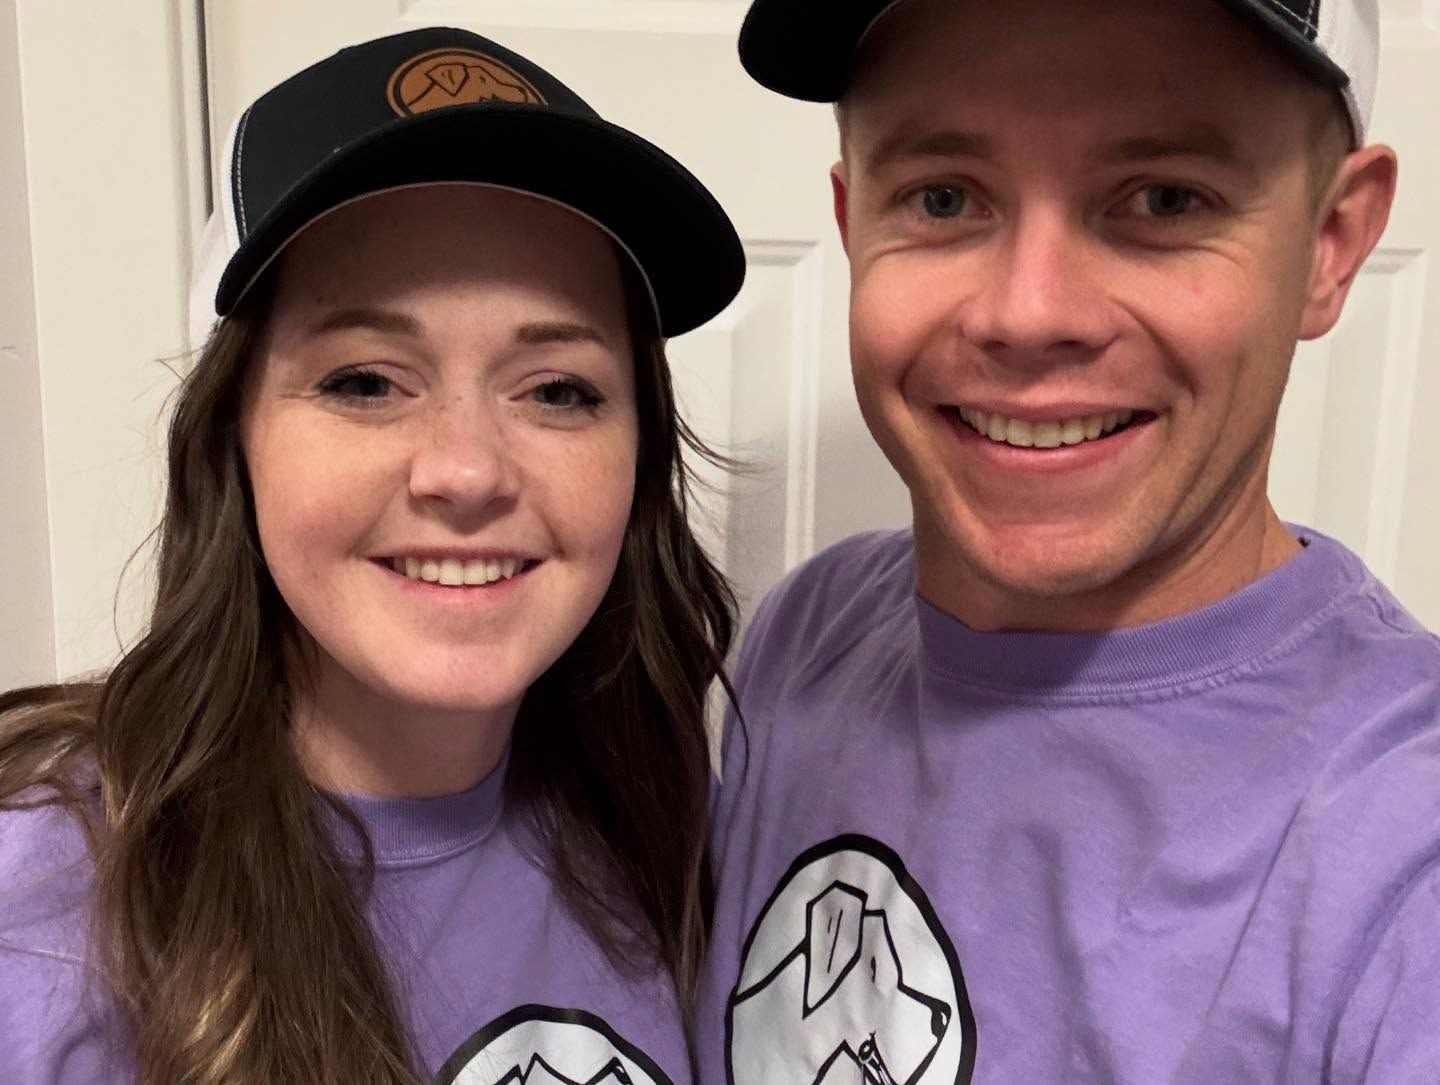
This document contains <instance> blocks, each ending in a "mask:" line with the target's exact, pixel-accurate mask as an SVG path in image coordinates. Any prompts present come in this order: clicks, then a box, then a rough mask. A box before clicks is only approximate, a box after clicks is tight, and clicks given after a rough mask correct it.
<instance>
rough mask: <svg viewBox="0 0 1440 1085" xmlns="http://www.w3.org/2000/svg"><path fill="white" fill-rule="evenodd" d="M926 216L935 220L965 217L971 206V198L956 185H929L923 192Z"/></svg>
mask: <svg viewBox="0 0 1440 1085" xmlns="http://www.w3.org/2000/svg"><path fill="white" fill-rule="evenodd" d="M921 201H922V202H923V203H924V205H925V214H926V215H928V216H929V217H930V218H934V219H953V218H958V217H959V216H960V215H963V214H964V213H965V211H966V209H967V208H968V207H969V205H970V196H969V194H968V193H967V192H966V191H965V190H964V189H963V188H956V187H955V186H954V185H927V186H926V187H925V188H924V189H922V190H921Z"/></svg>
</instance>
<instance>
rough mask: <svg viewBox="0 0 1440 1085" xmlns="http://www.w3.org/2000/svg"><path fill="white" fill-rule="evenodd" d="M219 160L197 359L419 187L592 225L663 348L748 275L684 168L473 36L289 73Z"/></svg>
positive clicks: (197, 297) (353, 54) (205, 250)
mask: <svg viewBox="0 0 1440 1085" xmlns="http://www.w3.org/2000/svg"><path fill="white" fill-rule="evenodd" d="M222 163H223V168H222V171H221V184H220V186H219V191H218V192H217V193H216V201H215V203H216V209H215V213H214V214H213V215H212V217H211V220H210V223H209V226H208V227H207V229H206V231H205V237H204V238H203V239H202V241H201V245H200V251H199V253H198V256H197V261H196V270H195V274H194V276H193V277H192V289H191V299H190V309H191V317H190V325H191V336H192V342H193V343H194V344H195V345H197V346H198V345H199V344H200V343H201V342H203V341H204V339H205V337H206V335H208V333H209V329H210V326H211V324H212V323H213V322H214V320H215V318H216V317H217V316H225V315H228V314H229V313H230V312H232V311H233V310H234V308H235V306H236V304H237V303H238V302H239V300H240V299H241V297H242V296H243V295H244V294H245V292H246V291H247V290H248V289H249V288H250V287H251V285H252V284H254V282H255V280H256V278H257V277H258V276H259V275H260V274H261V272H263V271H264V270H265V268H266V267H267V266H268V265H269V264H270V262H271V261H272V260H274V259H275V257H276V256H277V255H278V254H279V253H280V251H281V250H282V249H283V248H284V247H285V246H286V245H287V244H288V243H289V242H290V241H291V240H292V239H293V238H294V237H295V236H296V235H297V234H298V233H300V231H302V230H303V229H304V228H305V227H306V226H307V225H309V224H310V223H312V222H314V221H315V220H316V219H317V218H320V217H321V216H323V215H325V214H327V213H329V212H331V211H334V210H335V209H336V208H339V207H341V206H343V205H344V204H347V203H350V202H351V201H354V200H356V199H359V198H361V197H363V196H368V195H373V194H375V193H378V192H383V191H387V190H390V189H395V188H405V187H410V186H414V185H424V184H436V183H445V182H471V183H479V184H487V185H494V186H497V187H501V188H508V189H514V190H516V191H520V192H526V193H530V194H532V195H535V196H539V197H542V198H544V199H547V200H551V201H553V202H555V203H558V204H561V205H563V206H565V207H567V208H570V209H571V210H573V211H575V212H577V213H578V214H580V215H582V216H584V217H585V218H587V219H589V220H591V221H592V222H594V223H595V224H596V225H598V226H599V227H600V228H601V229H603V230H604V231H605V232H606V233H608V234H609V235H610V236H611V237H613V238H614V239H615V241H616V242H617V243H618V244H619V245H620V247H621V249H622V250H623V251H624V252H626V253H627V254H628V255H629V256H630V258H631V259H632V260H633V261H634V263H635V266H636V267H637V268H638V269H639V271H640V274H641V276H642V277H643V279H644V281H645V283H646V285H647V286H648V288H649V290H650V295H651V298H652V300H653V302H654V305H655V312H656V315H657V318H658V320H659V326H660V329H661V332H662V334H664V335H666V336H672V335H679V334H681V333H682V332H686V331H690V330H691V329H693V328H695V327H698V326H699V325H700V324H703V323H704V322H705V321H707V320H709V319H710V318H711V317H713V316H715V315H716V314H717V313H719V312H720V311H721V310H722V309H724V308H725V306H726V305H728V304H729V303H730V301H731V300H732V299H733V298H734V297H735V295H736V294H737V293H738V292H739V290H740V286H741V284H742V283H743V281H744V278H745V256H744V252H743V250H742V248H741V245H740V239H739V238H738V237H737V236H736V233H735V228H734V226H733V225H731V222H730V219H729V218H728V217H727V216H726V214H725V212H724V210H722V209H721V207H720V205H719V204H718V203H717V202H716V201H715V198H714V197H713V196H711V194H710V192H709V191H708V190H707V189H706V188H705V186H704V185H702V184H701V183H700V182H699V181H698V180H697V179H696V178H695V177H694V176H692V175H691V174H690V173H689V171H687V170H686V169H685V167H683V166H682V165H680V163H678V162H676V161H675V160H674V159H673V158H671V157H670V156H669V155H667V154H666V153H665V152H663V151H661V150H660V149H659V148H658V147H656V146H654V145H653V144H651V143H649V142H647V141H646V140H644V139H641V138H640V137H639V136H637V135H635V134H634V133H632V132H628V131H626V130H625V129H623V128H620V127H618V126H616V125H614V124H610V123H608V122H607V121H604V120H602V119H601V118H600V116H599V114H597V113H596V112H595V111H594V110H593V109H591V108H590V106H588V105H586V104H585V102H584V101H582V100H581V99H580V97H579V96H578V95H576V94H575V93H574V92H573V91H572V90H570V89H569V88H568V87H567V86H565V85H564V84H563V83H561V82H560V81H559V80H558V79H556V78H555V77H554V76H553V75H551V74H550V73H549V72H547V71H545V70H544V69H543V68H541V67H540V66H539V65H537V64H533V63H531V62H530V61H529V60H527V59H525V58H524V57H522V56H520V55H519V54H518V53H514V52H512V51H511V50H509V49H506V48H505V47H504V46H502V45H499V44H497V43H495V42H493V41H489V40H488V39H486V38H482V37H480V36H479V35H478V34H472V33H470V32H468V31H465V30H454V29H449V28H445V27H434V28H427V29H422V30H412V31H408V32H406V33H403V34H396V35H393V36H391V37H386V38H380V39H377V40H375V41H368V42H364V43H362V44H360V45H355V46H352V47H351V48H348V49H342V50H341V51H340V52H338V53H336V54H335V55H333V56H331V57H329V58H327V59H325V60H322V61H320V62H319V63H318V64H314V65H312V66H311V67H309V68H306V69H305V70H304V71H302V72H300V73H299V74H297V75H294V76H291V77H290V78H289V79H287V80H285V81H284V82H283V83H281V84H280V85H279V86H277V87H275V88H274V89H272V90H270V91H268V92H266V93H265V94H263V95H262V96H261V97H260V98H259V99H257V100H256V101H255V102H254V103H253V104H252V105H251V106H250V107H249V108H248V109H246V110H245V111H244V112H243V113H242V114H241V115H240V118H239V120H238V121H236V123H235V126H234V128H233V129H232V131H231V134H230V138H229V140H228V142H227V144H226V147H225V151H224V156H223V158H222ZM477 243H482V244H483V238H481V239H477Z"/></svg>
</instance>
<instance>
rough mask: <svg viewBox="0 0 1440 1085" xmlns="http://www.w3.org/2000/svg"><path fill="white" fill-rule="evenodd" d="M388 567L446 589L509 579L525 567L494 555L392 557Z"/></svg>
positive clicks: (411, 577)
mask: <svg viewBox="0 0 1440 1085" xmlns="http://www.w3.org/2000/svg"><path fill="white" fill-rule="evenodd" d="M390 567H391V568H392V569H394V570H395V571H396V572H397V573H400V574H402V575H404V576H408V577H409V578H410V579H411V580H423V581H425V582H426V583H427V584H441V585H444V586H445V587H448V588H459V587H472V588H473V587H482V586H484V585H486V584H494V583H495V582H496V581H499V580H509V579H510V578H511V577H513V576H514V575H515V574H516V573H517V572H519V571H521V570H522V569H523V568H524V563H523V562H522V561H520V560H518V559H516V558H497V559H491V560H490V561H458V560H456V559H454V558H446V559H445V560H444V561H431V560H429V559H426V558H395V559H393V560H392V561H391V562H390Z"/></svg>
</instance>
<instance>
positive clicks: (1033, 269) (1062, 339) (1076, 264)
mask: <svg viewBox="0 0 1440 1085" xmlns="http://www.w3.org/2000/svg"><path fill="white" fill-rule="evenodd" d="M1103 258H1104V257H1103V253H1101V252H1100V251H1099V245H1098V243H1097V241H1096V239H1095V238H1094V237H1092V236H1091V235H1090V234H1089V232H1088V231H1087V230H1086V229H1085V227H1084V225H1083V224H1082V223H1078V222H1074V221H1072V220H1071V219H1070V218H1069V217H1068V216H1067V215H1066V214H1065V212H1064V211H1063V210H1062V209H1060V208H1049V207H1039V208H1035V209H1028V210H1025V211H1023V212H1021V213H1020V214H1019V215H1017V216H1016V218H1015V220H1014V222H1013V223H1012V224H1011V225H1010V227H1009V228H1008V229H1007V230H1006V231H1005V233H1004V234H1002V235H1001V236H1000V237H999V238H997V239H996V241H995V247H994V249H993V257H992V260H991V261H990V264H989V266H988V267H987V269H986V273H985V274H984V276H983V279H982V282H981V284H980V286H979V289H978V291H977V292H976V293H975V294H974V295H972V296H971V297H970V298H969V299H968V301H967V305H966V310H965V312H963V313H962V314H961V325H962V330H963V332H964V335H965V337H966V338H967V339H968V340H969V341H970V342H971V343H973V344H974V345H975V346H977V347H979V348H980V349H981V350H983V351H984V352H985V353H986V354H987V355H988V356H990V357H991V358H993V359H995V360H996V361H997V362H1000V363H1002V364H1009V365H1021V366H1023V365H1035V366H1046V365H1054V364H1057V363H1072V364H1073V363H1080V362H1085V361H1089V360H1090V359H1091V358H1093V357H1094V356H1095V355H1097V354H1098V353H1099V352H1100V351H1102V350H1103V349H1104V348H1105V347H1106V346H1107V345H1108V344H1109V343H1110V342H1111V341H1112V340H1113V339H1114V337H1115V320H1116V314H1115V310H1114V309H1113V307H1112V306H1110V305H1108V304H1107V303H1106V299H1105V295H1104V292H1103V290H1102V289H1101V288H1100V282H1099V271H1100V268H1099V263H1100V261H1102V260H1103Z"/></svg>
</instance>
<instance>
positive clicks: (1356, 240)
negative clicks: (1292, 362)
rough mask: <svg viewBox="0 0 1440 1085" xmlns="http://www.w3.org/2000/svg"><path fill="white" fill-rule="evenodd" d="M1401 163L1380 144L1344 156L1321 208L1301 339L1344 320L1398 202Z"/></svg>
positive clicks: (1301, 324)
mask: <svg viewBox="0 0 1440 1085" xmlns="http://www.w3.org/2000/svg"><path fill="white" fill-rule="evenodd" d="M1399 169H1400V165H1399V162H1398V160H1397V159H1396V157H1395V152H1394V151H1392V150H1391V149H1390V148H1389V147H1385V146H1380V145H1376V146H1373V147H1365V148H1363V149H1362V150H1359V151H1356V152H1355V153H1354V154H1352V155H1350V156H1349V157H1348V158H1347V159H1345V161H1344V163H1342V164H1341V166H1340V172H1339V173H1338V174H1337V175H1336V177H1335V182H1334V184H1333V185H1332V186H1331V189H1330V195H1329V196H1328V197H1327V199H1326V201H1325V203H1324V204H1323V205H1322V207H1321V212H1320V215H1321V217H1320V221H1319V235H1318V236H1317V238H1316V243H1315V256H1314V263H1313V264H1312V266H1311V269H1310V288H1309V294H1308V296H1307V298H1306V302H1305V310H1304V312H1303V313H1302V314H1301V319H1300V338H1301V339H1318V338H1320V337H1321V336H1322V335H1324V334H1325V333H1326V332H1328V331H1329V330H1330V329H1331V328H1333V327H1335V324H1336V322H1337V321H1338V320H1339V319H1340V312H1341V310H1342V309H1344V307H1345V299H1346V298H1347V297H1348V296H1349V294H1350V287H1351V286H1352V285H1354V283H1355V276H1357V275H1358V274H1360V269H1361V267H1363V266H1364V264H1365V261H1366V260H1367V259H1368V258H1369V256H1370V253H1371V252H1373V251H1374V249H1375V246H1376V245H1377V244H1379V242H1380V235H1381V234H1383V233H1384V232H1385V226H1386V224H1387V223H1388V222H1389V221H1390V207H1391V205H1392V204H1393V203H1394V201H1395V181H1396V177H1397V176H1398V173H1399Z"/></svg>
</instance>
